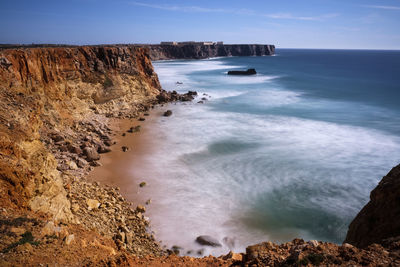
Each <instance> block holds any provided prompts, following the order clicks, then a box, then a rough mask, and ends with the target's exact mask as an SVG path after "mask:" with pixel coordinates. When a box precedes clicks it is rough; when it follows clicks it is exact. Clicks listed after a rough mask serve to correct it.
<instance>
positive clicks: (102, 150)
mask: <svg viewBox="0 0 400 267" xmlns="http://www.w3.org/2000/svg"><path fill="white" fill-rule="evenodd" d="M97 152H99V153H100V154H103V153H108V152H111V149H110V148H108V147H105V146H99V148H98V149H97Z"/></svg>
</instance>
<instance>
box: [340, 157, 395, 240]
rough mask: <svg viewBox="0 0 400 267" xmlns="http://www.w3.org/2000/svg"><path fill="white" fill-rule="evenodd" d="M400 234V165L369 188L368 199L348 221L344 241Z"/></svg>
mask: <svg viewBox="0 0 400 267" xmlns="http://www.w3.org/2000/svg"><path fill="white" fill-rule="evenodd" d="M398 236H400V165H397V166H396V167H394V168H393V169H392V170H391V171H390V172H389V173H388V174H387V175H386V176H385V177H383V179H382V180H381V181H380V183H379V184H378V186H377V187H376V188H375V189H374V190H373V191H372V192H371V196H370V201H369V202H368V204H367V205H365V207H364V208H363V209H362V210H361V211H360V212H359V213H358V215H357V217H356V218H355V219H354V220H353V221H352V222H351V224H350V227H349V231H348V233H347V237H346V240H345V242H347V243H350V244H353V245H355V246H357V247H366V246H368V245H370V244H372V243H379V244H382V243H385V242H386V241H384V240H385V239H388V238H395V237H398Z"/></svg>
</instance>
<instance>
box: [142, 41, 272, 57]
mask: <svg viewBox="0 0 400 267" xmlns="http://www.w3.org/2000/svg"><path fill="white" fill-rule="evenodd" d="M148 47H149V49H150V57H151V59H152V60H163V59H203V58H210V57H227V56H269V55H273V54H275V46H274V45H259V44H232V45H219V44H218V45H217V44H215V45H196V44H193V45H190V44H189V45H149V46H148Z"/></svg>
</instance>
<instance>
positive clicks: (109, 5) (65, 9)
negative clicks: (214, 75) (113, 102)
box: [0, 0, 400, 49]
mask: <svg viewBox="0 0 400 267" xmlns="http://www.w3.org/2000/svg"><path fill="white" fill-rule="evenodd" d="M161 41H224V42H225V43H231V44H245V43H260V44H275V45H276V47H278V48H338V49H400V0H275V1H268V0H253V1H252V0H246V1H243V0H203V1H198V0H197V1H192V0H185V1H184V0H173V1H163V0H150V1H145V0H132V1H131V0H107V1H106V0H62V1H61V0H51V1H47V0H43V1H40V0H0V43H25V44H30V43H56V44H78V45H85V44H113V43H159V42H161Z"/></svg>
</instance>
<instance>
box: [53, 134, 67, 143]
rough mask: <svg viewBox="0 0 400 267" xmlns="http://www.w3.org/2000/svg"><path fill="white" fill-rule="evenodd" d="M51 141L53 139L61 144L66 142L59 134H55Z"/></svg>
mask: <svg viewBox="0 0 400 267" xmlns="http://www.w3.org/2000/svg"><path fill="white" fill-rule="evenodd" d="M51 139H53V141H54V142H60V141H63V140H64V136H62V135H60V134H59V133H55V134H53V136H52V137H51Z"/></svg>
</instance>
